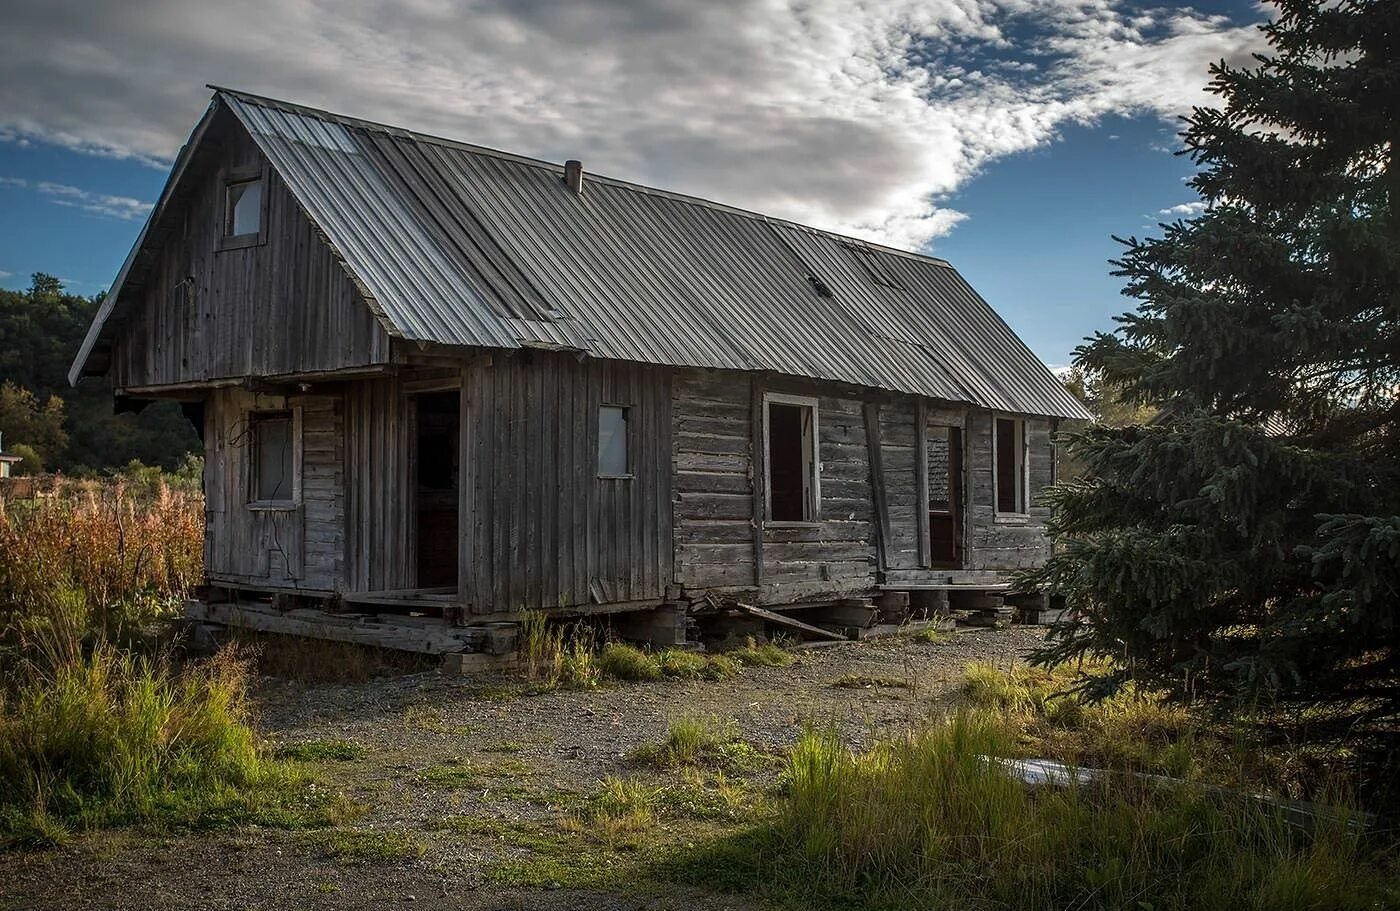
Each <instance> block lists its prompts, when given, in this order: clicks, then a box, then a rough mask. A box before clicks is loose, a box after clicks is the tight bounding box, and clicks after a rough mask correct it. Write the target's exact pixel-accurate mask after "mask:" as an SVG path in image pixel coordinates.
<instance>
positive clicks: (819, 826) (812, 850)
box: [775, 714, 1383, 911]
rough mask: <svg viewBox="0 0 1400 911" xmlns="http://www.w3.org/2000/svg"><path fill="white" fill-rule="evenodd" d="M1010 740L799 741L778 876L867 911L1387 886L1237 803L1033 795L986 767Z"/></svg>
mask: <svg viewBox="0 0 1400 911" xmlns="http://www.w3.org/2000/svg"><path fill="white" fill-rule="evenodd" d="M1013 731H1014V726H1009V725H1007V723H1006V721H1005V719H1004V718H1002V717H998V716H996V715H992V714H977V715H968V714H964V715H960V716H957V717H954V718H952V719H949V720H947V721H944V722H940V723H935V724H932V725H930V726H929V727H927V728H926V729H924V730H922V731H920V732H918V733H915V734H912V735H910V736H907V737H904V738H900V739H895V740H888V741H884V742H882V743H880V744H878V745H877V746H876V747H875V748H874V749H873V750H871V751H870V752H868V753H863V754H856V753H853V752H851V751H849V750H847V749H846V748H845V747H843V746H842V745H841V743H840V742H839V741H838V740H837V738H836V737H835V736H834V735H833V734H831V733H830V732H821V731H813V732H808V733H807V734H806V735H804V736H803V738H802V739H801V740H800V741H799V742H798V744H797V745H796V746H795V747H794V748H793V750H792V752H791V755H790V758H789V764H788V770H787V776H786V777H787V781H788V790H787V793H786V796H785V798H784V800H783V809H782V813H783V828H784V831H785V837H784V838H783V839H782V840H781V841H780V842H779V843H780V844H782V845H783V846H784V847H783V848H782V849H781V851H780V856H778V857H777V858H775V860H776V862H777V863H776V865H775V866H776V867H778V868H782V869H786V870H788V871H790V875H791V876H792V877H793V885H792V886H791V888H794V889H797V888H803V889H808V890H815V891H816V892H818V893H821V894H824V895H827V896H842V897H844V898H845V899H847V900H851V904H853V905H855V906H863V907H884V906H890V907H894V906H904V907H908V906H914V905H917V906H921V907H964V908H973V909H981V908H1007V907H1015V908H1024V909H1047V911H1048V909H1060V908H1069V907H1073V908H1086V909H1117V908H1144V907H1151V908H1153V909H1183V911H1184V909H1235V908H1241V907H1245V908H1266V907H1267V908H1277V909H1292V908H1297V909H1303V908H1323V907H1326V908H1358V909H1360V908H1366V907H1378V906H1379V905H1378V904H1375V903H1376V902H1379V901H1381V892H1380V891H1379V890H1380V889H1381V888H1382V887H1381V886H1380V882H1381V880H1382V878H1383V874H1382V872H1381V870H1379V869H1378V868H1377V867H1376V866H1375V865H1374V863H1373V858H1372V857H1371V856H1370V855H1369V854H1368V852H1367V849H1366V847H1365V845H1364V844H1363V840H1362V837H1361V835H1360V833H1359V830H1358V829H1357V828H1355V827H1354V826H1350V825H1348V824H1347V822H1346V821H1345V820H1344V819H1343V820H1341V821H1329V822H1325V823H1323V824H1322V825H1320V826H1319V827H1318V828H1317V829H1316V830H1315V831H1313V832H1312V833H1305V832H1303V831H1301V830H1299V829H1297V828H1295V827H1293V826H1291V825H1290V824H1289V823H1288V821H1287V820H1286V819H1285V818H1284V817H1283V814H1282V813H1281V812H1279V811H1277V810H1274V809H1272V808H1269V807H1267V806H1266V805H1264V804H1261V803H1257V802H1254V801H1251V800H1248V799H1245V800H1239V801H1233V802H1228V803H1225V802H1221V801H1219V800H1217V799H1214V798H1213V797H1212V795H1211V792H1208V791H1206V790H1204V789H1201V788H1197V787H1193V786H1189V785H1182V786H1175V787H1169V786H1161V785H1156V786H1149V785H1145V784H1143V783H1141V782H1139V781H1137V780H1134V779H1126V778H1121V777H1109V778H1107V779H1105V780H1104V782H1103V783H1100V784H1093V785H1081V786H1078V787H1073V788H1068V789H1064V790H1054V789H1051V788H1042V789H1040V790H1038V791H1034V792H1032V791H1030V790H1028V789H1027V788H1026V787H1024V786H1023V785H1022V784H1021V783H1020V782H1018V781H1016V780H1014V779H1012V778H1011V777H1010V776H1008V775H1007V774H1005V773H1004V771H1003V770H1002V769H1001V768H1000V767H998V766H997V765H996V763H995V762H993V761H989V760H988V757H994V756H1002V755H1009V754H1011V753H1013V752H1014V751H1015V747H1016V744H1015V742H1014V737H1013ZM800 883H806V884H808V885H806V886H800V885H798V884H800ZM1145 902H1146V903H1147V904H1144V903H1145Z"/></svg>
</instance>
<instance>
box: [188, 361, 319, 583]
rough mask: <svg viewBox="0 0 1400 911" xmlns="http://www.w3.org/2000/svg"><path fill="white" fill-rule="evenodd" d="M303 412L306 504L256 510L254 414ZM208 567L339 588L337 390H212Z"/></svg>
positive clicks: (244, 579) (217, 572) (234, 578)
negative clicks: (271, 392)
mask: <svg viewBox="0 0 1400 911" xmlns="http://www.w3.org/2000/svg"><path fill="white" fill-rule="evenodd" d="M260 408H261V409H281V408H293V409H299V411H300V414H301V428H302V430H301V433H302V437H301V447H300V451H301V465H300V471H301V477H302V483H301V492H302V499H301V503H300V504H299V505H298V506H297V507H295V508H293V509H286V510H255V509H250V508H249V507H248V500H249V492H250V489H251V479H250V477H249V473H250V467H251V464H252V458H251V456H252V453H251V449H250V442H251V435H250V434H249V433H248V412H249V411H250V410H253V409H260ZM204 422H205V426H204V431H205V453H204V455H205V462H204V495H205V540H204V559H205V571H206V573H207V574H208V576H209V577H210V578H211V579H215V580H218V581H226V582H231V583H243V584H247V585H256V586H258V587H265V588H282V589H287V590H303V589H305V590H312V591H332V590H334V589H336V588H337V587H338V586H339V585H340V582H341V579H342V578H343V576H344V562H343V557H342V554H343V546H342V544H343V534H344V532H343V529H344V497H343V494H342V491H343V488H344V485H343V471H342V466H343V464H344V458H343V448H342V446H343V444H342V440H343V422H342V419H341V411H340V399H339V397H337V396H329V395H301V396H285V397H284V396H267V395H261V396H260V395H254V394H253V393H250V392H248V391H246V390H243V389H219V390H215V391H214V392H212V393H211V394H210V397H209V399H208V401H207V403H206V406H205V412H204Z"/></svg>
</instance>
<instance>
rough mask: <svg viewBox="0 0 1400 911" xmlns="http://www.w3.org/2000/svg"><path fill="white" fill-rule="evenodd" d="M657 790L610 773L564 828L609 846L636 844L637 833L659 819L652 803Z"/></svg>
mask: <svg viewBox="0 0 1400 911" xmlns="http://www.w3.org/2000/svg"><path fill="white" fill-rule="evenodd" d="M655 798H656V791H655V790H654V789H652V788H648V787H647V786H645V785H643V784H641V783H640V782H637V781H633V780H631V779H627V778H617V777H615V776H612V775H609V776H608V777H607V778H604V779H603V781H602V784H601V785H600V787H599V788H598V791H597V793H595V794H593V795H592V796H591V797H590V798H589V799H588V800H587V801H586V802H585V804H584V806H583V807H582V808H581V809H579V810H578V811H576V812H575V813H573V814H571V815H569V816H567V817H565V818H564V819H563V820H562V821H561V825H562V827H563V829H564V830H565V831H573V832H580V833H584V834H587V835H589V836H590V837H592V838H594V839H596V840H598V841H601V842H603V843H604V844H606V845H607V846H608V847H609V848H613V849H624V850H625V849H629V848H635V847H636V846H637V836H639V835H640V834H641V833H643V832H645V831H647V830H648V829H650V828H651V827H652V826H653V825H654V824H655V823H656V812H655V810H654V809H653V807H652V804H653V801H654V800H655Z"/></svg>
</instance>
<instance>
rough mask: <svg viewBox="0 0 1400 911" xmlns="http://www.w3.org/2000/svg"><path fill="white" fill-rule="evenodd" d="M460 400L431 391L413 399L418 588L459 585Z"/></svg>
mask: <svg viewBox="0 0 1400 911" xmlns="http://www.w3.org/2000/svg"><path fill="white" fill-rule="evenodd" d="M460 402H461V397H460V395H459V394H458V393H456V392H434V393H428V394H424V395H420V396H418V398H417V410H416V414H415V425H416V428H417V430H416V439H415V441H414V442H415V444H416V449H415V455H416V456H417V458H416V459H415V463H414V464H415V465H416V466H417V472H416V474H417V500H416V503H415V505H416V507H417V513H418V523H417V524H418V527H417V532H418V587H420V588H438V587H443V586H453V587H455V586H456V585H457V504H458V490H457V485H458V478H459V477H460V476H461V472H460V467H461V458H460V457H461V433H460V428H461V405H460Z"/></svg>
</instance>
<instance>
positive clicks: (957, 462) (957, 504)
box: [925, 426, 963, 569]
mask: <svg viewBox="0 0 1400 911" xmlns="http://www.w3.org/2000/svg"><path fill="white" fill-rule="evenodd" d="M925 458H927V459H928V530H929V545H930V546H929V550H930V553H929V557H930V560H929V564H930V565H931V566H932V567H934V568H935V569H961V568H962V562H963V544H962V539H963V531H962V429H961V428H958V427H944V426H931V427H929V429H928V451H927V453H926V454H925Z"/></svg>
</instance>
